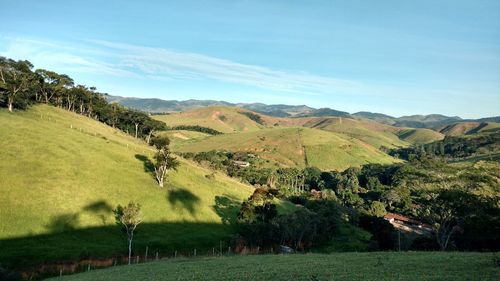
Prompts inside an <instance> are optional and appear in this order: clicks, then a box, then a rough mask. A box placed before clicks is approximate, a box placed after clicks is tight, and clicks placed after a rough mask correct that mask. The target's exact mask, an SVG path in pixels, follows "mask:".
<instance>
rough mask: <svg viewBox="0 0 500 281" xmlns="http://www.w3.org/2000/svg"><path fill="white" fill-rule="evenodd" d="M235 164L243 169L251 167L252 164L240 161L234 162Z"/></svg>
mask: <svg viewBox="0 0 500 281" xmlns="http://www.w3.org/2000/svg"><path fill="white" fill-rule="evenodd" d="M233 164H234V165H235V166H238V167H241V168H246V167H250V162H247V161H238V160H234V161H233Z"/></svg>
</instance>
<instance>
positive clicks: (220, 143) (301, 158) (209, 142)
mask: <svg viewBox="0 0 500 281" xmlns="http://www.w3.org/2000/svg"><path fill="white" fill-rule="evenodd" d="M174 149H176V150H178V151H181V152H201V151H209V150H229V151H247V152H251V153H255V154H258V155H259V156H260V157H261V158H263V159H265V160H268V161H270V162H271V163H277V164H279V165H281V166H288V167H305V166H306V159H307V164H308V165H309V166H316V167H318V168H320V169H323V170H344V169H346V168H348V167H350V166H361V165H363V164H367V163H381V164H389V163H393V162H396V161H397V160H396V159H394V158H392V157H390V156H388V155H387V154H384V153H382V152H381V151H380V150H378V149H376V148H375V147H373V146H371V145H369V144H367V143H364V142H362V141H360V140H358V139H356V138H352V137H349V136H347V135H344V134H337V133H332V132H327V131H323V130H318V129H310V128H303V127H289V128H283V127H278V128H268V129H262V130H259V131H254V132H240V133H237V134H224V135H218V136H212V137H207V138H199V139H193V140H189V141H183V142H181V143H180V142H177V143H176V145H174Z"/></svg>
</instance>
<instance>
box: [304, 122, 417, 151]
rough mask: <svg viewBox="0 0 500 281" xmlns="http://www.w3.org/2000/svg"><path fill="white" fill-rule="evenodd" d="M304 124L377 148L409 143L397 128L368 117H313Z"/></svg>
mask: <svg viewBox="0 0 500 281" xmlns="http://www.w3.org/2000/svg"><path fill="white" fill-rule="evenodd" d="M304 126H305V127H309V128H316V129H321V130H325V131H330V132H335V133H341V134H346V135H348V136H350V137H353V138H357V139H359V140H361V141H363V142H365V143H368V144H370V145H371V146H374V147H376V148H380V147H382V146H385V147H389V148H394V147H401V146H407V145H408V143H407V142H405V141H403V140H401V139H399V138H398V136H397V135H396V132H397V131H398V129H397V128H394V127H392V126H389V125H385V124H381V123H377V122H374V121H370V120H366V119H352V118H341V117H329V118H311V119H309V120H307V122H305V123H304Z"/></svg>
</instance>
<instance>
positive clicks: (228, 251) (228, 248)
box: [227, 246, 231, 255]
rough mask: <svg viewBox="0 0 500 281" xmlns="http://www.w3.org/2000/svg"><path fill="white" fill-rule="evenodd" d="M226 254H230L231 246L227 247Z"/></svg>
mask: <svg viewBox="0 0 500 281" xmlns="http://www.w3.org/2000/svg"><path fill="white" fill-rule="evenodd" d="M227 254H228V255H230V254H231V246H229V247H227Z"/></svg>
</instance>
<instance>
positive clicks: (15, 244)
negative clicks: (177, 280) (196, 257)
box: [0, 214, 233, 274]
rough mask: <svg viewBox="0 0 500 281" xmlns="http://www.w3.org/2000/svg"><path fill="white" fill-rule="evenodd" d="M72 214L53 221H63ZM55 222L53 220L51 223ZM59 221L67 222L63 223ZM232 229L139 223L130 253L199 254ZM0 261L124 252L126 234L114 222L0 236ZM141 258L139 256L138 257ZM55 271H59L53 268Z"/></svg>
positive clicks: (19, 264) (16, 263) (12, 264)
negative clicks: (15, 236)
mask: <svg viewBox="0 0 500 281" xmlns="http://www.w3.org/2000/svg"><path fill="white" fill-rule="evenodd" d="M72 216H73V215H72V214H71V215H69V216H67V217H64V216H61V217H59V218H58V219H57V220H55V222H60V221H62V222H66V220H65V219H64V218H72ZM55 224H56V225H58V224H57V223H55ZM63 225H67V224H65V223H63ZM232 231H233V230H232V229H231V228H230V227H229V226H228V225H223V224H220V223H219V224H217V223H199V222H160V223H141V224H140V225H139V226H138V227H137V230H136V232H135V233H134V234H135V235H134V242H133V245H132V247H133V255H141V257H143V256H144V254H145V251H146V247H148V248H149V250H148V251H149V255H150V256H149V257H150V258H152V257H154V254H155V253H156V252H157V251H158V252H159V255H160V257H162V256H171V255H173V254H174V251H178V255H179V256H181V255H187V254H191V255H192V253H193V250H194V249H197V250H198V253H199V254H200V255H201V254H203V253H206V252H207V251H208V250H210V251H209V252H210V253H211V252H212V251H211V250H212V248H213V247H218V246H219V245H220V241H223V242H224V243H229V241H230V239H231V236H232ZM0 249H1V250H0V264H2V266H5V267H7V268H13V269H16V268H18V269H21V268H24V269H26V268H28V267H31V266H34V265H37V264H42V263H47V262H50V261H67V260H79V259H93V258H104V257H113V256H118V255H120V256H125V255H127V240H126V235H125V234H124V233H122V232H121V228H120V226H118V225H114V224H112V225H106V226H100V227H90V228H77V229H67V231H64V232H52V233H49V234H40V235H31V236H25V237H17V238H8V239H6V238H4V239H0ZM141 260H142V258H141ZM57 274H59V272H57Z"/></svg>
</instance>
